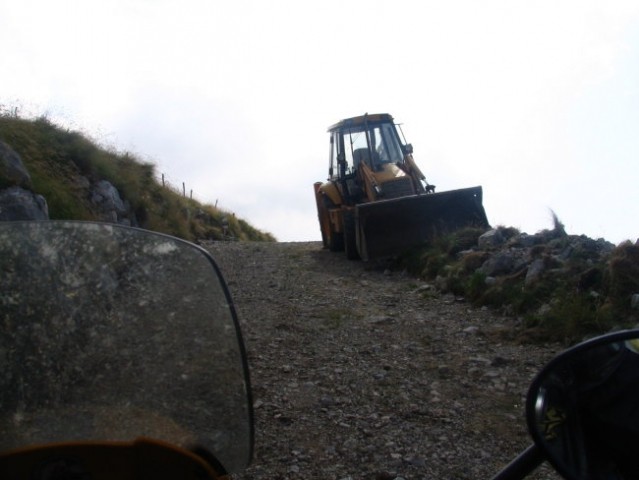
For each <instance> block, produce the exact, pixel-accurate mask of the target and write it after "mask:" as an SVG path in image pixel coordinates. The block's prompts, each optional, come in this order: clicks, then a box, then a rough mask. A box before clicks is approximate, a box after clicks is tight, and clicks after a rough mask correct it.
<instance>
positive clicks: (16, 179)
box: [0, 141, 31, 188]
mask: <svg viewBox="0 0 639 480" xmlns="http://www.w3.org/2000/svg"><path fill="white" fill-rule="evenodd" d="M1 180H3V181H4V182H6V185H5V186H9V185H17V186H19V187H23V188H31V176H30V175H29V172H28V171H27V169H26V167H25V166H24V164H23V163H22V159H21V158H20V155H18V154H17V153H16V152H15V151H14V150H13V149H12V148H11V147H10V146H9V145H7V144H6V143H4V142H2V141H0V181H1ZM0 187H2V185H1V184H0Z"/></svg>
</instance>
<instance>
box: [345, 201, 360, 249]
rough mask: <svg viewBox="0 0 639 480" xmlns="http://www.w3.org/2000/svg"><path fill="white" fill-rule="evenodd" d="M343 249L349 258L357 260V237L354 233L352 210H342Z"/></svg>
mask: <svg viewBox="0 0 639 480" xmlns="http://www.w3.org/2000/svg"><path fill="white" fill-rule="evenodd" d="M343 219H344V250H345V251H346V258H348V259H349V260H359V253H358V252H357V237H356V235H355V214H354V213H353V211H352V210H344V215H343Z"/></svg>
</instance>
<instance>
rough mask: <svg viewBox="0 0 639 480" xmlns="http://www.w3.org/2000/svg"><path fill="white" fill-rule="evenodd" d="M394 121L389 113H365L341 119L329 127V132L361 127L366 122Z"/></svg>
mask: <svg viewBox="0 0 639 480" xmlns="http://www.w3.org/2000/svg"><path fill="white" fill-rule="evenodd" d="M366 122H368V123H393V117H392V116H391V115H390V114H388V113H373V114H370V115H369V114H368V113H366V114H364V115H360V116H359V117H352V118H345V119H344V120H340V121H339V122H337V123H336V124H334V125H331V126H330V127H328V131H329V132H334V131H337V130H342V129H348V128H351V127H359V126H361V125H364V123H366Z"/></svg>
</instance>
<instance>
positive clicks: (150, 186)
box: [0, 114, 275, 241]
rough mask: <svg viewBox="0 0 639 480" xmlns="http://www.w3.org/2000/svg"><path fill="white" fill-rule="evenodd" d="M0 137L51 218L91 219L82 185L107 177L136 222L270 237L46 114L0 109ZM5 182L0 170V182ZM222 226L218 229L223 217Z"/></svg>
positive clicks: (216, 235)
mask: <svg viewBox="0 0 639 480" xmlns="http://www.w3.org/2000/svg"><path fill="white" fill-rule="evenodd" d="M0 140H2V141H3V142H5V143H6V144H8V145H9V146H10V147H11V148H12V149H13V150H15V151H16V152H17V153H18V155H20V157H21V159H22V162H23V163H24V165H25V167H26V168H27V170H28V171H29V173H30V175H31V179H32V186H31V189H32V190H33V192H35V193H38V194H40V195H42V196H43V197H44V198H46V200H47V204H48V207H49V216H50V218H51V219H74V220H97V219H98V212H96V210H95V207H94V206H93V204H92V203H91V201H90V199H89V198H88V191H87V189H86V188H85V186H84V185H83V182H85V183H86V180H83V179H89V180H90V181H91V182H97V181H99V180H107V181H109V182H110V183H111V184H112V185H113V186H114V187H116V188H117V189H118V192H119V193H120V196H121V197H122V199H123V200H125V201H127V202H129V204H130V206H131V209H132V211H133V212H134V213H135V217H136V220H137V221H138V223H139V226H140V227H142V228H146V229H148V230H154V231H158V232H163V233H167V234H170V235H175V236H178V237H181V238H184V239H187V240H191V241H195V240H201V239H229V238H233V239H237V240H252V241H275V238H274V237H273V235H271V234H270V233H267V232H262V231H260V230H258V229H256V228H254V227H252V226H251V225H250V224H249V223H248V222H247V221H245V220H242V219H239V218H236V216H235V215H234V214H233V213H232V212H228V211H224V210H221V209H218V208H216V207H214V206H212V205H208V204H201V203H199V202H197V201H195V200H192V199H190V198H186V197H184V196H183V195H182V193H181V192H180V191H178V190H177V189H174V188H172V187H171V186H169V185H166V184H165V185H163V184H161V183H160V182H159V181H158V180H157V174H156V170H155V166H154V165H153V164H152V163H149V162H144V161H141V160H140V159H138V158H137V157H136V156H134V155H132V154H130V153H126V152H125V153H120V152H116V151H114V150H112V149H108V148H105V147H102V146H100V145H98V144H97V143H96V142H94V141H93V140H91V139H90V138H88V137H87V136H86V135H84V134H82V133H80V132H75V131H69V130H67V129H64V128H61V127H59V126H56V125H55V124H53V123H52V122H51V121H49V120H47V119H46V118H37V119H35V120H31V119H23V118H19V117H16V116H13V115H6V114H5V115H0ZM10 184H11V183H10V182H9V180H8V179H7V178H4V177H3V176H2V173H1V172H0V186H3V187H6V186H9V185H10ZM225 221H227V222H228V229H227V231H226V235H224V233H225V231H224V227H223V224H224V222H225Z"/></svg>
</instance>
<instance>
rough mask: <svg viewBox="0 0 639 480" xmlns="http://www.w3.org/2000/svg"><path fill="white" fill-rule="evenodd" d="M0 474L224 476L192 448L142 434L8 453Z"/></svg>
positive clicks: (0, 460)
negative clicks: (124, 439)
mask: <svg viewBox="0 0 639 480" xmlns="http://www.w3.org/2000/svg"><path fill="white" fill-rule="evenodd" d="M0 478H2V479H7V480H13V479H16V480H17V479H20V480H22V479H48V478H79V479H80V478H81V479H84V478H87V479H89V478H90V479H92V480H115V479H117V480H137V479H147V478H148V479H151V478H153V479H155V480H165V479H166V480H174V479H176V478H179V479H183V480H191V479H193V480H204V479H209V480H213V479H221V478H224V477H222V476H220V474H219V473H218V472H216V471H215V470H214V469H213V467H212V466H211V465H209V464H208V463H207V462H205V461H204V460H203V459H202V458H200V457H199V456H197V455H195V454H194V453H192V452H190V451H188V450H184V449H182V448H179V447H175V446H173V445H169V444H168V443H164V442H160V441H157V440H151V439H147V438H140V439H137V440H135V441H133V442H79V443H59V444H50V445H44V446H35V447H29V448H22V449H18V450H13V451H10V452H3V453H2V454H0Z"/></svg>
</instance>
